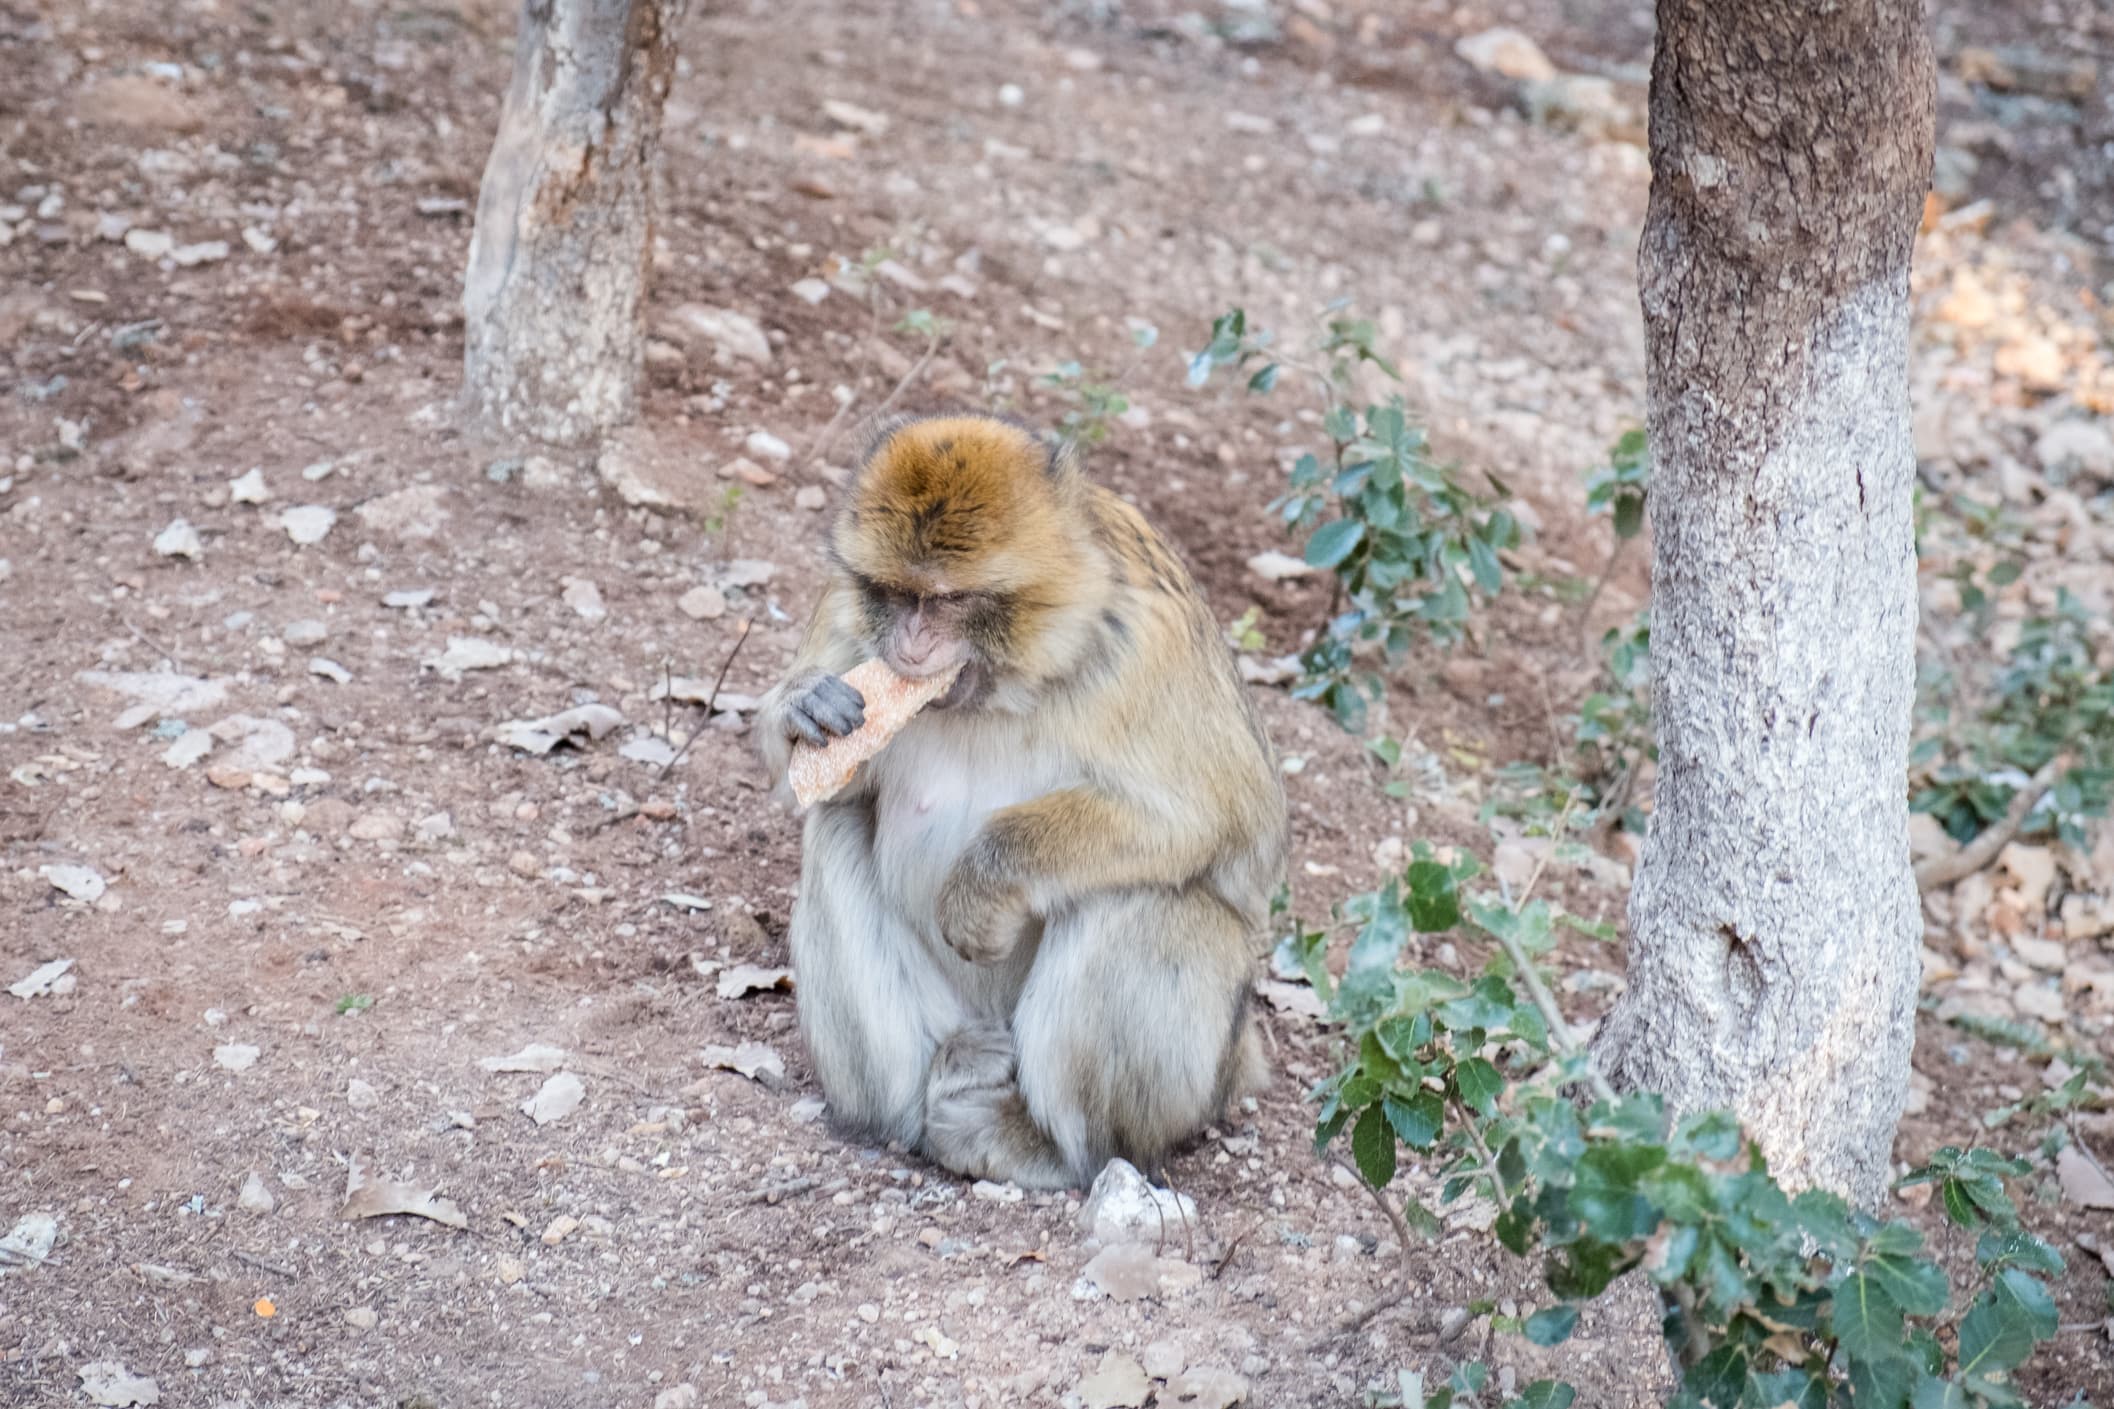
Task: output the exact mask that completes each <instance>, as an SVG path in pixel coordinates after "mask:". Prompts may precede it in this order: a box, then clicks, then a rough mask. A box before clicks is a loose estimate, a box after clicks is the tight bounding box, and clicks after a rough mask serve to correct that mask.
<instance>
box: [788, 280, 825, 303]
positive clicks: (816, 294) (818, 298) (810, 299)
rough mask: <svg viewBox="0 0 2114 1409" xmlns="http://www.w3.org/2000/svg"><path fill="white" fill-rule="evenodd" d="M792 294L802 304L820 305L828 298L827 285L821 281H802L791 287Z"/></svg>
mask: <svg viewBox="0 0 2114 1409" xmlns="http://www.w3.org/2000/svg"><path fill="white" fill-rule="evenodd" d="M792 294H793V297H794V298H797V299H799V300H800V301H801V302H802V303H808V304H815V303H820V302H822V300H824V299H826V298H828V297H829V285H828V284H827V283H826V282H824V281H823V280H821V279H813V278H809V279H802V280H800V281H799V282H798V283H796V284H794V285H793V286H792Z"/></svg>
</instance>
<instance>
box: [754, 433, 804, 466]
mask: <svg viewBox="0 0 2114 1409" xmlns="http://www.w3.org/2000/svg"><path fill="white" fill-rule="evenodd" d="M741 445H742V449H744V450H746V451H748V452H749V453H750V454H751V455H754V456H756V457H757V458H758V459H762V460H776V461H778V462H779V463H780V464H783V463H784V462H785V461H787V460H790V459H792V458H793V447H792V446H790V445H787V444H786V443H785V442H784V441H782V440H780V439H779V438H778V437H777V436H775V435H772V434H771V433H770V432H769V431H750V432H749V438H748V439H747V440H744V441H743V442H742V443H741Z"/></svg>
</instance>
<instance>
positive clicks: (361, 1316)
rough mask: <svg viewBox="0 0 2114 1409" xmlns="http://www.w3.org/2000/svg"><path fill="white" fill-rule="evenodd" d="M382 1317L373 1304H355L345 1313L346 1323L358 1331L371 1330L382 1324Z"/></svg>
mask: <svg viewBox="0 0 2114 1409" xmlns="http://www.w3.org/2000/svg"><path fill="white" fill-rule="evenodd" d="M381 1321H382V1318H381V1317H380V1316H379V1315H377V1314H376V1312H375V1309H374V1308H373V1307H371V1306H355V1307H353V1308H352V1310H350V1311H348V1312H346V1313H345V1324H346V1325H348V1326H350V1327H352V1328H353V1329H354V1330H356V1331H371V1330H373V1329H374V1328H375V1327H376V1326H378V1325H380V1324H381Z"/></svg>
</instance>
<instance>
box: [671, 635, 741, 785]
mask: <svg viewBox="0 0 2114 1409" xmlns="http://www.w3.org/2000/svg"><path fill="white" fill-rule="evenodd" d="M755 626H756V618H754V617H748V618H746V619H745V620H743V622H742V623H741V634H740V635H739V636H736V637H735V638H734V648H733V649H732V650H730V651H728V652H727V658H726V659H725V660H723V661H721V662H720V663H719V675H718V677H717V678H715V679H714V680H713V681H712V693H711V694H709V695H707V696H705V716H704V720H703V722H701V723H700V724H699V725H698V726H697V727H696V728H695V729H692V730H691V731H690V733H689V736H688V737H687V738H685V739H684V740H683V746H682V747H681V748H679V749H677V750H676V751H675V756H674V757H673V758H671V759H669V760H668V761H667V762H666V763H664V764H662V765H661V771H660V775H659V776H661V777H663V778H665V777H667V776H668V770H669V769H671V768H673V767H675V765H676V764H678V763H681V762H682V761H683V755H684V754H686V753H688V752H690V745H692V744H694V743H696V742H697V736H698V735H699V734H702V733H703V732H704V731H705V727H706V725H708V724H710V723H711V722H712V706H713V705H714V704H716V703H717V702H718V700H719V687H720V686H722V685H724V684H726V683H727V671H728V670H729V669H730V668H731V667H732V666H733V664H734V657H736V656H738V655H740V654H741V643H742V642H744V641H746V640H748V639H749V632H750V631H751V630H753V629H754V628H755ZM668 693H669V694H670V695H671V696H672V695H673V694H674V693H675V691H674V689H673V688H672V687H671V688H670V689H669V691H668Z"/></svg>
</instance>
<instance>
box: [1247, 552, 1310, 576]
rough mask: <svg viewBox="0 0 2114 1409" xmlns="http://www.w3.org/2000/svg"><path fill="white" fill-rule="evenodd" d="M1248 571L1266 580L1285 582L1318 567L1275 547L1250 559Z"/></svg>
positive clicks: (1305, 574)
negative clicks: (1281, 551)
mask: <svg viewBox="0 0 2114 1409" xmlns="http://www.w3.org/2000/svg"><path fill="white" fill-rule="evenodd" d="M1248 571H1250V572H1252V573H1254V574H1255V575H1256V576H1257V577H1259V578H1261V579H1262V580H1263V581H1265V582H1284V581H1287V580H1289V579H1291V578H1295V577H1305V576H1307V575H1308V574H1309V573H1312V572H1315V571H1317V569H1316V568H1315V567H1314V565H1313V564H1311V563H1309V562H1307V561H1306V560H1305V559H1302V558H1295V557H1293V556H1292V555H1291V554H1289V553H1280V552H1278V551H1277V550H1275V549H1274V548H1273V549H1271V550H1270V551H1268V552H1264V553H1257V554H1256V555H1255V556H1254V557H1252V558H1250V559H1248Z"/></svg>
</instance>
